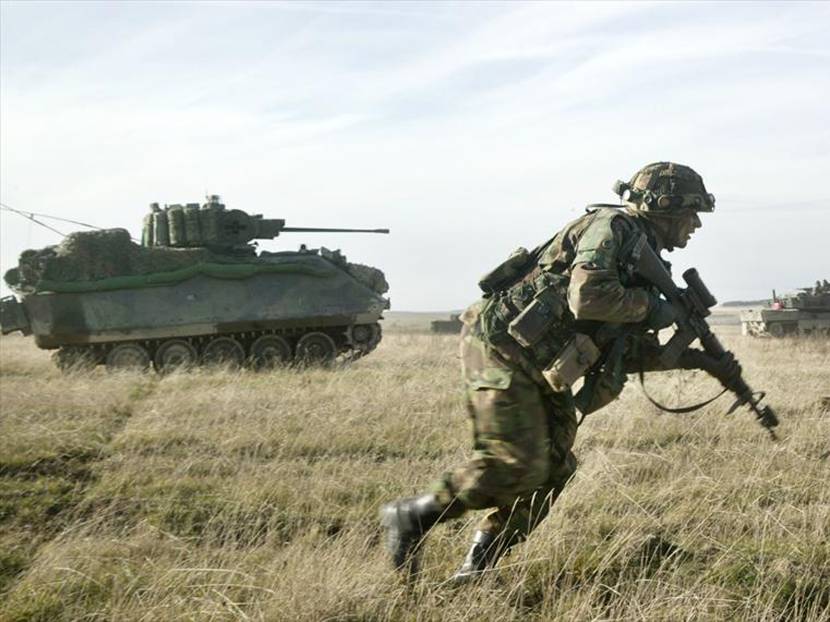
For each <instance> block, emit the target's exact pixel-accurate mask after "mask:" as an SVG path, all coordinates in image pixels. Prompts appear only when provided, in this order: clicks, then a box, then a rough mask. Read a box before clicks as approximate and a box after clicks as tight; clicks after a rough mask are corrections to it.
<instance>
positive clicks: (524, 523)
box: [433, 208, 653, 543]
mask: <svg viewBox="0 0 830 622" xmlns="http://www.w3.org/2000/svg"><path fill="white" fill-rule="evenodd" d="M645 231H646V230H645V229H644V228H643V227H642V225H641V224H638V223H637V221H636V219H635V218H632V217H629V216H627V215H625V214H624V213H623V212H621V211H619V210H614V209H608V208H606V209H601V210H598V211H596V212H593V213H591V214H587V215H585V216H583V217H582V218H580V219H578V220H576V221H574V222H572V223H570V224H569V225H568V226H567V227H565V229H564V230H563V231H562V232H560V233H559V234H558V235H557V236H556V237H555V238H554V239H553V240H552V241H551V242H550V243H549V244H548V245H547V247H546V248H544V249H542V252H541V260H540V261H539V265H538V266H537V267H536V268H534V269H533V270H531V271H530V272H529V273H528V274H527V275H526V276H525V277H524V278H523V279H521V280H520V281H519V282H518V283H516V284H514V285H513V286H512V287H511V288H509V289H508V290H507V291H506V292H504V293H503V294H502V295H501V296H498V295H496V296H492V297H490V298H487V299H484V300H483V301H480V302H477V303H475V304H474V305H472V306H471V307H470V308H468V309H467V311H466V312H465V313H464V315H463V316H462V320H463V321H464V324H465V326H464V329H463V332H462V339H461V360H462V373H463V376H464V382H465V385H466V404H467V411H468V413H469V416H470V421H471V423H472V428H473V447H474V454H473V457H472V459H471V460H470V461H469V462H467V463H466V464H464V465H461V466H460V467H458V468H456V469H454V470H452V471H450V472H448V473H446V474H445V475H444V476H443V477H442V479H441V480H440V481H439V482H437V483H436V484H435V485H434V486H433V490H434V492H435V493H436V494H437V495H438V498H439V499H440V500H441V501H444V502H449V501H450V500H451V499H453V498H455V499H457V500H459V501H460V502H461V503H462V504H463V506H464V507H465V508H466V509H485V508H496V509H495V510H493V511H492V512H490V513H488V514H487V515H486V516H485V517H484V518H483V520H482V521H481V523H480V524H479V529H480V530H482V531H487V532H490V533H504V534H505V536H506V537H507V538H508V539H509V540H510V541H511V543H512V542H516V541H520V540H523V539H524V538H525V537H527V535H528V534H529V533H530V532H531V531H532V530H533V528H534V527H535V526H537V525H538V524H539V522H540V521H541V520H542V519H543V518H544V517H545V516H546V515H547V513H548V509H549V507H550V504H551V503H552V502H553V501H554V500H555V499H556V497H557V496H558V495H559V493H560V492H561V490H562V488H563V487H564V486H565V484H566V483H567V481H568V479H569V478H570V477H571V476H572V475H573V473H574V471H575V469H576V458H575V456H574V454H573V452H572V451H571V447H572V446H573V443H574V440H575V438H576V428H577V419H576V412H575V406H574V396H573V395H572V393H571V391H569V390H568V391H565V392H555V391H553V390H552V389H551V388H550V386H548V384H547V383H546V382H545V381H544V379H543V378H541V376H540V375H539V371H538V370H539V368H540V366H541V365H542V364H543V363H544V362H545V361H544V359H545V358H546V357H549V356H550V355H552V354H555V351H556V350H558V349H559V348H561V346H562V344H563V341H564V340H565V339H566V338H567V336H568V334H569V333H570V332H571V331H572V330H573V328H574V327H578V328H579V329H580V330H582V331H586V332H593V331H595V330H596V328H598V327H599V325H601V323H603V322H628V323H630V322H638V321H641V320H644V319H645V317H646V315H647V313H648V311H649V304H650V300H651V298H652V296H653V294H652V293H651V292H649V291H648V290H646V289H645V288H644V287H627V286H626V285H628V283H627V279H626V277H625V276H624V275H620V274H619V270H618V269H617V268H618V266H617V260H618V258H619V254H620V252H621V250H622V249H625V248H627V247H630V246H632V245H633V242H634V241H636V240H637V239H638V238H639V236H640V235H641V234H643V233H645ZM546 270H550V271H553V274H555V276H556V277H565V278H564V279H561V278H556V279H554V281H555V282H556V283H557V285H561V288H560V294H559V295H561V296H562V298H563V299H566V300H567V301H568V311H566V317H565V318H564V319H563V322H562V323H563V324H565V325H566V328H565V329H564V330H563V331H561V334H558V335H551V336H550V338H549V339H548V340H547V342H546V343H545V344H543V345H542V347H541V348H536V349H534V350H533V351H531V352H527V351H523V350H520V349H518V348H515V347H513V346H512V344H511V343H510V342H511V341H512V337H510V336H509V335H508V334H507V323H508V318H510V317H511V316H512V315H514V314H515V312H514V311H512V310H511V309H509V308H508V307H510V306H511V305H513V306H515V307H517V308H524V307H525V306H526V305H527V304H528V303H529V301H530V300H531V299H532V298H533V297H534V296H535V295H536V294H537V293H538V289H539V287H538V285H539V284H542V286H544V285H545V284H546V283H547V280H546V279H544V278H540V275H543V274H544V273H545V271H546ZM548 280H549V279H548ZM557 285H554V288H556V287H557ZM623 381H624V374H623V375H622V378H621V381H620V383H619V387H618V388H617V390H616V392H615V394H614V395H613V396H610V397H609V396H605V397H604V398H603V400H604V401H610V399H613V397H615V396H616V394H617V393H619V391H620V390H622V382H623Z"/></svg>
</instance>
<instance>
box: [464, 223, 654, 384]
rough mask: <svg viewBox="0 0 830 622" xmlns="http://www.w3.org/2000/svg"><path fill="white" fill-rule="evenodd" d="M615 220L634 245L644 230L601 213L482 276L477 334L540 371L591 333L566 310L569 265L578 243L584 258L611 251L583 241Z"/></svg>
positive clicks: (624, 275)
mask: <svg viewBox="0 0 830 622" xmlns="http://www.w3.org/2000/svg"><path fill="white" fill-rule="evenodd" d="M615 218H619V219H622V220H623V222H625V223H626V225H627V227H628V228H630V230H631V233H632V235H630V236H627V237H630V238H632V241H634V240H636V239H637V237H638V236H637V235H635V233H636V232H639V231H640V229H639V227H638V226H637V225H636V224H635V223H634V222H633V219H632V217H630V216H628V215H627V214H626V213H625V212H623V211H621V210H618V209H610V208H605V209H599V210H596V211H594V212H591V213H588V214H586V215H584V216H582V217H580V218H578V219H577V220H574V221H573V222H571V223H569V224H568V225H567V226H566V227H565V228H564V229H562V231H560V232H559V233H557V234H556V236H554V237H553V238H552V239H551V240H548V241H547V242H545V243H543V244H542V245H540V246H539V247H537V248H536V249H534V250H533V251H532V252H528V251H527V250H526V249H524V248H520V249H517V250H516V251H514V252H513V253H512V254H511V255H510V257H508V259H507V260H506V261H504V262H503V263H502V264H500V265H499V266H497V267H496V268H495V269H494V270H492V271H491V272H489V273H487V274H486V275H485V276H484V277H482V279H481V281H480V282H479V286H480V287H481V289H482V290H483V291H484V298H485V303H484V306H483V308H482V310H481V313H480V315H479V319H478V323H477V327H476V329H477V332H478V333H479V335H480V336H481V337H482V338H484V339H485V340H486V341H488V342H489V343H490V344H492V345H493V346H494V347H495V348H496V350H499V351H501V352H502V353H504V354H505V355H506V356H507V357H508V358H512V359H515V358H516V357H517V355H518V356H521V357H522V358H524V359H525V360H526V361H527V362H529V363H531V364H532V365H533V366H534V367H535V368H537V369H542V368H544V367H546V366H547V365H548V364H549V363H550V362H551V361H552V360H553V359H554V358H555V357H556V355H557V354H558V353H559V352H560V350H561V349H562V348H563V346H564V345H565V343H566V342H567V341H568V339H570V338H571V337H572V336H573V334H574V332H576V331H577V328H579V332H591V330H592V329H591V328H590V326H587V327H586V326H579V327H578V326H577V322H576V320H575V318H574V316H573V313H572V312H571V310H570V308H569V306H568V286H569V284H570V279H571V266H572V265H573V264H574V262H575V261H576V260H578V257H577V245H579V244H580V242H582V248H581V249H580V252H581V253H582V252H586V251H589V252H590V253H592V255H593V256H598V255H601V254H602V253H603V252H608V251H607V250H606V249H604V248H603V247H602V245H601V240H599V239H598V240H597V244H595V245H590V244H588V247H586V244H585V242H590V240H588V239H584V236H585V235H586V232H588V229H589V227H591V225H593V224H595V223H600V222H601V221H607V222H608V223H609V226H610V222H611V221H612V220H614V219H615ZM604 230H605V229H604V228H599V227H598V228H596V229H595V231H598V232H599V231H604ZM587 234H588V235H591V233H590V232H588V233H587ZM598 237H599V236H598ZM589 247H590V248H589ZM626 255H627V253H625V252H622V251H621V252H620V253H619V255H618V259H619V260H623V261H624V260H625V259H626ZM619 268H620V276H621V281H622V283H623V285H627V283H626V281H627V279H628V275H627V272H626V270H625V267H624V266H619ZM579 324H586V323H585V322H580V323H579ZM590 324H595V325H598V324H599V323H590Z"/></svg>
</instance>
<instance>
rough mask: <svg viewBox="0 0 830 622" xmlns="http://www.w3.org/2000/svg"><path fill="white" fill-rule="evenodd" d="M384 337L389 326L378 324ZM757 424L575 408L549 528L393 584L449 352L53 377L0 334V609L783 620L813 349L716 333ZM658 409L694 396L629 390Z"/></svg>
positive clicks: (451, 390)
mask: <svg viewBox="0 0 830 622" xmlns="http://www.w3.org/2000/svg"><path fill="white" fill-rule="evenodd" d="M399 330H402V329H399ZM722 333H723V334H725V340H726V341H727V342H728V345H729V346H730V347H732V348H733V349H734V350H735V351H736V353H737V355H738V356H739V358H740V359H741V361H742V363H743V364H744V368H745V369H746V373H747V379H748V380H749V381H750V383H751V384H752V385H753V386H756V387H757V388H763V389H764V390H766V391H768V392H769V401H770V403H771V404H773V405H774V406H775V407H776V408H777V410H778V412H779V414H780V416H781V419H782V421H783V425H782V428H781V434H782V437H783V440H782V441H781V442H780V443H778V444H774V443H772V442H770V441H769V440H768V439H767V438H766V436H765V434H764V432H763V430H762V429H761V428H760V427H758V426H757V425H756V424H755V423H754V421H752V418H751V416H750V415H749V414H747V413H746V412H744V411H743V410H742V411H741V412H740V413H739V414H736V415H734V416H732V417H730V418H725V417H723V416H722V413H723V411H724V410H725V409H726V408H727V406H728V404H727V402H726V398H723V399H722V400H721V401H719V402H716V403H715V404H714V405H712V406H710V407H708V408H706V409H705V411H704V412H703V413H701V414H697V415H692V416H686V417H673V416H665V415H662V416H661V415H659V414H658V413H657V412H656V411H655V409H654V408H653V407H651V406H650V405H649V404H648V403H647V402H646V401H645V399H644V398H643V396H642V394H641V393H640V391H639V389H638V388H637V387H636V386H634V383H631V386H629V387H628V388H627V389H626V391H625V392H624V394H623V396H622V398H621V399H620V400H618V401H617V402H615V403H614V404H612V405H611V406H610V407H608V408H607V409H606V410H604V411H603V412H602V413H599V414H596V415H593V416H591V417H589V418H588V420H587V422H586V423H585V424H584V425H583V427H582V429H581V430H580V435H579V439H578V441H577V446H576V452H577V455H578V456H579V458H580V463H581V467H580V470H579V471H578V473H577V475H576V477H575V480H574V481H573V482H572V484H571V485H570V486H569V488H568V489H567V490H566V492H565V494H563V496H562V498H561V499H560V501H559V502H558V503H557V506H556V507H555V509H554V511H553V512H552V514H551V517H550V518H549V519H548V520H547V521H546V523H544V524H543V525H542V526H541V527H540V528H539V529H538V531H537V532H536V533H535V534H534V536H533V537H532V538H531V540H530V541H529V542H527V543H526V544H525V545H523V547H521V549H520V550H517V551H516V553H515V554H514V555H513V556H511V557H510V558H508V559H506V560H505V564H504V567H503V568H501V569H500V570H499V571H498V572H496V573H493V576H492V577H491V578H489V579H488V580H486V581H485V582H484V583H483V584H482V585H480V586H474V587H471V588H469V589H466V590H462V591H451V590H449V589H448V588H446V587H445V586H444V585H443V584H442V582H443V580H444V579H445V578H446V577H447V576H448V575H449V574H450V573H451V571H452V570H453V569H454V566H455V565H456V564H457V563H458V561H459V560H460V558H461V556H462V555H463V552H464V550H465V548H466V545H467V539H468V537H469V535H470V523H471V522H472V521H473V520H475V519H476V517H475V516H474V515H471V516H469V520H466V519H465V521H456V522H455V523H453V524H449V525H442V526H440V527H439V528H437V529H436V530H435V531H434V533H433V534H431V537H430V541H429V544H428V546H427V549H426V559H425V572H424V576H423V577H422V580H421V582H420V584H419V585H418V587H416V588H415V589H414V590H408V589H406V588H405V587H404V586H403V585H401V583H400V582H399V580H398V578H397V577H396V576H395V575H394V573H393V572H392V571H391V570H390V569H389V568H388V566H387V564H388V562H387V559H386V557H385V555H384V552H383V550H382V548H381V545H380V540H379V531H378V527H377V523H376V512H377V507H378V505H379V504H380V503H381V502H383V501H385V500H388V499H390V498H393V497H396V496H398V495H402V494H409V493H413V492H416V491H419V490H421V489H423V488H424V487H425V486H426V485H427V484H428V483H429V482H430V481H431V480H432V478H433V477H435V476H436V475H438V474H439V473H440V472H441V471H442V470H443V469H445V468H446V467H449V466H451V465H452V464H454V463H457V462H458V461H460V460H462V459H463V457H464V456H465V455H466V453H467V451H468V447H467V446H468V437H469V433H468V431H467V427H466V421H465V415H464V411H463V408H462V400H461V392H460V389H461V387H460V384H459V372H458V361H457V359H456V352H455V349H456V343H455V339H454V338H453V337H444V336H431V335H429V334H424V333H422V332H421V333H406V332H395V331H390V332H389V334H387V335H386V337H385V338H384V341H383V343H382V344H381V346H380V347H379V349H378V351H377V352H375V353H374V354H372V356H370V357H367V358H366V359H364V360H361V361H359V362H357V363H356V364H353V365H352V366H350V367H347V368H345V369H339V370H311V371H306V372H302V373H301V372H297V371H293V370H280V371H276V372H274V373H269V374H255V373H248V372H243V373H235V374H231V373H223V372H198V373H192V374H182V375H173V376H169V377H165V378H163V379H162V378H157V377H151V376H142V375H137V374H135V375H134V374H121V375H108V374H106V373H105V372H103V371H94V372H92V373H82V374H76V375H70V376H62V375H60V374H59V373H58V372H57V371H56V370H55V369H53V367H52V365H51V363H50V361H49V359H48V355H47V354H46V353H44V352H41V351H38V350H36V349H35V348H34V346H33V345H32V344H31V342H30V341H29V340H25V339H23V338H15V337H11V338H3V339H2V340H0V382H2V386H0V391H1V392H2V393H1V394H0V398H1V399H2V415H0V620H3V621H4V622H5V621H12V620H179V619H182V620H422V619H423V620H432V619H436V620H437V619H442V620H469V619H487V620H493V619H499V620H534V619H536V620H547V619H574V620H593V619H597V620H599V619H601V620H631V619H641V620H684V619H685V620H700V619H712V620H734V619H738V620H789V619H800V620H810V621H819V620H826V619H828V617H829V616H830V544H828V541H829V540H830V487H828V469H830V458H828V454H827V452H828V451H830V433H829V432H830V414H828V412H827V410H826V409H824V410H823V407H822V405H821V399H820V398H821V397H823V396H830V344H828V343H827V342H819V341H812V340H808V341H803V342H795V341H763V340H761V341H759V340H750V339H748V338H742V337H740V336H738V335H737V334H735V330H734V329H733V328H732V327H729V326H726V327H723V328H722ZM648 383H649V388H650V390H651V391H652V392H653V393H654V394H655V395H658V396H660V397H662V398H665V399H666V400H669V401H671V400H677V401H690V400H692V399H694V398H695V397H700V396H702V395H708V394H710V393H711V392H713V391H714V390H715V388H716V384H715V383H714V382H713V381H711V380H710V379H708V378H705V377H703V376H702V375H700V374H689V373H684V374H664V375H662V376H656V375H655V376H650V377H649V379H648Z"/></svg>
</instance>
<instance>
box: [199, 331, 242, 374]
mask: <svg viewBox="0 0 830 622" xmlns="http://www.w3.org/2000/svg"><path fill="white" fill-rule="evenodd" d="M244 362H245V348H243V347H242V344H240V343H239V342H238V341H237V340H236V339H234V338H233V337H216V338H215V339H213V340H211V342H210V343H209V344H207V346H205V349H204V351H203V352H202V359H201V363H202V365H207V366H210V367H229V368H231V369H238V368H239V367H241V366H242V363H244Z"/></svg>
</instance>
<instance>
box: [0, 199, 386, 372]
mask: <svg viewBox="0 0 830 622" xmlns="http://www.w3.org/2000/svg"><path fill="white" fill-rule="evenodd" d="M151 210H152V211H151V212H150V213H149V214H148V215H147V217H146V218H145V220H144V227H143V234H142V241H141V244H137V243H135V242H133V241H132V240H131V238H130V234H129V233H128V232H127V231H126V230H125V229H109V230H101V231H91V232H78V233H72V234H70V235H68V236H67V237H66V238H65V239H64V240H63V242H62V243H61V244H59V245H57V246H50V247H47V248H45V249H42V250H29V251H25V252H24V253H23V254H22V255H21V256H20V261H19V265H18V267H17V268H13V269H12V270H9V271H8V272H7V273H6V275H5V280H6V283H7V284H8V285H9V287H11V288H12V290H13V291H14V292H15V293H16V294H17V295H18V297H19V300H18V298H16V297H15V296H9V297H7V298H4V299H2V301H0V327H2V332H3V334H7V333H10V332H12V331H22V332H23V334H26V335H28V334H32V335H34V338H35V343H36V344H37V345H38V347H40V348H44V349H55V350H57V352H56V354H55V355H54V359H55V361H56V363H57V364H58V365H59V366H60V367H65V366H70V365H75V364H78V363H81V362H82V363H85V364H89V363H92V364H105V365H106V366H107V367H108V368H110V369H122V368H147V367H149V366H150V365H151V364H152V365H153V366H154V367H155V368H156V369H157V370H158V371H160V372H168V371H171V370H173V369H177V368H181V367H190V366H194V365H199V364H217V363H218V364H225V365H230V366H239V365H243V364H247V365H251V366H253V367H256V368H264V367H270V366H273V365H276V364H286V363H291V362H313V363H327V362H331V361H334V360H335V359H354V358H357V357H360V356H363V355H365V354H368V353H369V352H371V351H372V350H373V349H374V348H375V347H376V346H377V345H378V343H379V342H380V339H381V328H380V324H379V321H380V320H381V319H382V313H383V311H384V310H385V309H388V308H389V301H388V299H386V298H384V297H383V294H384V293H385V292H386V291H387V290H388V285H387V283H386V279H385V278H384V275H383V272H381V271H380V270H378V269H377V268H373V267H370V266H364V265H360V264H354V263H350V262H348V261H347V260H346V257H344V256H343V255H342V254H341V253H340V251H330V250H328V249H326V248H320V249H309V248H306V247H305V245H302V246H300V248H299V250H297V251H283V252H274V253H272V252H264V251H263V252H260V253H257V251H256V248H255V244H251V242H252V241H253V240H257V239H271V238H275V237H277V236H278V235H279V234H280V233H283V232H318V231H323V232H330V231H339V232H351V231H362V232H371V233H388V232H389V231H388V230H387V229H373V230H366V229H319V228H296V227H286V226H285V221H284V220H281V219H265V218H263V217H262V216H261V215H250V214H247V213H246V212H243V211H241V210H228V209H226V208H225V205H224V204H222V203H221V202H220V199H219V197H218V196H215V195H213V196H210V197H208V200H207V202H206V203H204V204H203V205H200V204H198V203H191V204H187V205H170V206H166V207H165V208H161V207H159V205H158V204H157V203H153V204H152V205H151Z"/></svg>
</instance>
